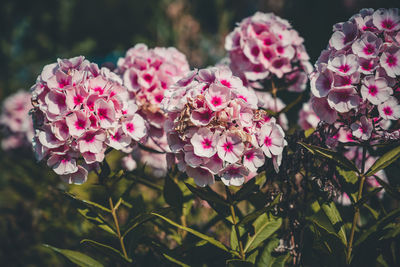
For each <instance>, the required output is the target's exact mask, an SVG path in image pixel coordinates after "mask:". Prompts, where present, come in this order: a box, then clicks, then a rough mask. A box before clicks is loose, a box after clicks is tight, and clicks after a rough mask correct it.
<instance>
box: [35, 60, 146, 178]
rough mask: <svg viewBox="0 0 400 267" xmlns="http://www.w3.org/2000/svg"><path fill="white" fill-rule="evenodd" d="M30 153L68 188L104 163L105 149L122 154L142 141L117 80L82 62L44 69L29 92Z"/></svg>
mask: <svg viewBox="0 0 400 267" xmlns="http://www.w3.org/2000/svg"><path fill="white" fill-rule="evenodd" d="M32 103H33V105H34V110H33V119H34V127H35V138H34V149H35V152H36V154H37V158H38V160H41V159H43V158H44V157H47V158H48V160H47V164H48V165H49V166H51V167H52V168H53V170H54V172H55V173H57V174H59V175H60V176H61V178H62V179H63V180H65V181H67V182H69V183H82V182H84V181H85V180H86V178H87V174H88V170H90V169H92V168H96V167H97V166H98V163H99V162H102V161H103V160H104V156H105V152H106V149H107V147H110V148H114V149H117V150H121V149H124V148H127V147H129V146H130V145H131V144H133V142H132V140H134V141H139V140H141V139H143V138H145V137H146V132H147V127H146V123H145V121H144V120H143V118H142V117H141V116H140V115H138V114H136V110H137V106H136V104H135V103H134V102H133V101H130V100H129V95H128V91H127V89H126V88H125V87H124V86H123V85H122V81H121V79H120V78H119V77H118V76H117V75H116V74H114V73H112V72H110V70H108V69H106V68H102V69H99V68H98V66H97V65H96V64H94V63H89V61H87V60H85V59H84V57H82V56H80V57H75V58H71V59H58V61H57V63H53V64H50V65H47V66H45V67H44V68H43V71H42V73H41V74H40V75H39V77H38V78H37V81H36V84H35V85H34V86H33V87H32Z"/></svg>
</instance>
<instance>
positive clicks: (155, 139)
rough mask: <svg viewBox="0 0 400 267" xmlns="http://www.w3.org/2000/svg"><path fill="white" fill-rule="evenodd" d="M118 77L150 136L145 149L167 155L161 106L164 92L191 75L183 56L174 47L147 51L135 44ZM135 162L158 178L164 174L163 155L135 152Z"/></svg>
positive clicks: (121, 60)
mask: <svg viewBox="0 0 400 267" xmlns="http://www.w3.org/2000/svg"><path fill="white" fill-rule="evenodd" d="M117 65H118V68H117V73H118V74H119V75H121V77H122V79H123V83H124V85H125V86H126V88H127V89H128V92H129V98H130V99H131V100H133V101H135V103H136V104H137V106H138V113H139V114H140V115H141V116H142V117H143V118H144V119H145V120H146V121H147V122H148V124H149V132H148V141H147V143H146V144H145V146H146V147H148V148H151V149H153V150H156V151H160V152H169V148H168V144H167V140H166V136H165V134H164V131H163V126H164V123H165V120H166V116H165V114H164V112H163V111H162V110H161V109H160V103H161V101H162V100H163V98H164V92H165V90H166V89H167V88H168V87H169V86H170V85H172V84H174V83H175V82H177V81H178V80H179V79H180V78H182V77H183V76H184V75H185V74H186V73H187V72H189V71H190V69H189V64H188V62H187V59H186V56H185V55H184V54H182V53H181V52H179V51H178V50H177V49H176V48H174V47H169V48H164V47H156V48H153V49H148V48H147V46H146V45H144V44H137V45H135V46H134V47H132V48H131V49H129V50H128V51H127V52H126V55H125V57H124V58H120V59H119V60H118V63H117ZM134 156H135V158H136V159H138V160H139V159H140V161H142V162H143V163H145V164H146V165H148V166H151V167H152V168H154V169H157V170H158V171H157V172H159V173H160V174H163V173H165V172H166V159H165V155H164V154H156V153H151V152H148V151H145V150H136V151H134Z"/></svg>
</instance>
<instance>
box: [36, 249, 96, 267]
mask: <svg viewBox="0 0 400 267" xmlns="http://www.w3.org/2000/svg"><path fill="white" fill-rule="evenodd" d="M44 246H45V247H47V248H49V249H52V250H54V251H56V252H58V253H60V254H61V255H63V256H65V257H66V258H67V259H69V260H70V261H71V262H73V263H75V264H76V265H78V266H81V267H102V266H103V264H101V263H100V262H98V261H96V260H94V259H93V258H91V257H89V256H88V255H85V254H83V253H81V252H78V251H73V250H69V249H60V248H56V247H52V246H50V245H44Z"/></svg>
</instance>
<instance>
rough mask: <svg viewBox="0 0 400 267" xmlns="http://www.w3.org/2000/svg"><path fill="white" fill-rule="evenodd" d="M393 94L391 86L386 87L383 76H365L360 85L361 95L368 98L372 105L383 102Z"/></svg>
mask: <svg viewBox="0 0 400 267" xmlns="http://www.w3.org/2000/svg"><path fill="white" fill-rule="evenodd" d="M392 94H393V90H392V88H390V87H388V85H387V82H386V79H385V78H375V77H374V76H366V77H365V78H364V79H363V82H362V86H361V96H362V97H363V99H364V100H365V99H368V101H369V102H371V103H372V104H374V105H379V104H381V103H382V102H385V101H386V100H387V99H388V98H389V97H390V96H391V95H392Z"/></svg>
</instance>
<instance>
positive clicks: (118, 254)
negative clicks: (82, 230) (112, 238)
mask: <svg viewBox="0 0 400 267" xmlns="http://www.w3.org/2000/svg"><path fill="white" fill-rule="evenodd" d="M84 243H88V244H90V245H92V246H95V247H97V248H100V249H102V250H105V251H108V252H109V253H110V255H112V256H115V257H118V258H120V257H121V258H122V259H124V260H126V261H127V262H132V259H129V258H125V256H124V255H123V254H122V253H121V252H120V251H119V250H117V249H115V248H113V247H111V246H109V245H106V244H102V243H100V242H97V241H94V240H90V239H83V240H81V244H84Z"/></svg>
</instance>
